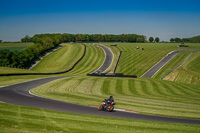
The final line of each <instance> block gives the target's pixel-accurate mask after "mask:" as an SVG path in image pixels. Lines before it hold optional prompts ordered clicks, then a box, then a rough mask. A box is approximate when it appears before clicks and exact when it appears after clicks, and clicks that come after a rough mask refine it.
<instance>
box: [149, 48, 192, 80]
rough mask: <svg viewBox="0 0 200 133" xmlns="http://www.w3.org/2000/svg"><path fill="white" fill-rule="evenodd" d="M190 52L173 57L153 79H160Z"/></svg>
mask: <svg viewBox="0 0 200 133" xmlns="http://www.w3.org/2000/svg"><path fill="white" fill-rule="evenodd" d="M189 54H190V52H181V53H179V54H178V55H176V56H175V57H173V58H172V59H171V60H170V61H169V62H168V63H167V64H166V65H165V66H163V67H162V68H161V69H160V70H159V71H158V72H157V73H156V74H155V75H154V76H153V78H156V79H161V78H162V77H163V76H164V75H166V74H167V73H168V72H170V71H171V70H172V69H174V68H175V67H177V66H178V65H179V64H180V63H181V62H182V61H183V60H184V59H185V58H186V57H187V56H188V55H189Z"/></svg>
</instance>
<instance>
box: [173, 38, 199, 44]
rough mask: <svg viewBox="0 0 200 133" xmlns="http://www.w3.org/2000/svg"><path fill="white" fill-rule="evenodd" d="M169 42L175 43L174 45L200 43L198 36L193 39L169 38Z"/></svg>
mask: <svg viewBox="0 0 200 133" xmlns="http://www.w3.org/2000/svg"><path fill="white" fill-rule="evenodd" d="M170 42H176V43H180V42H183V43H200V36H195V37H191V38H182V39H181V38H178V37H176V38H171V39H170Z"/></svg>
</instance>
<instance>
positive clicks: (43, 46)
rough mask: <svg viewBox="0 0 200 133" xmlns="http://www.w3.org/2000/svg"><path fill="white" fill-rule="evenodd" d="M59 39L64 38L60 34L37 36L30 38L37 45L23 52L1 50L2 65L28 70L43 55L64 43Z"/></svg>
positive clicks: (0, 60) (0, 59)
mask: <svg viewBox="0 0 200 133" xmlns="http://www.w3.org/2000/svg"><path fill="white" fill-rule="evenodd" d="M59 38H62V36H61V35H60V34H53V35H50V34H43V35H35V36H34V37H32V38H29V39H31V41H33V40H34V42H35V44H34V45H33V46H30V47H28V48H26V49H25V50H23V51H21V52H19V51H17V50H16V51H10V50H7V49H4V50H0V65H1V66H12V67H24V68H28V67H30V65H31V64H32V63H33V62H34V61H35V59H36V58H38V57H39V56H40V55H41V54H43V53H45V52H46V51H47V50H49V49H52V48H54V47H56V46H58V45H59V44H60V43H61V42H62V41H63V39H59ZM32 39H33V40H32ZM25 42H26V41H25Z"/></svg>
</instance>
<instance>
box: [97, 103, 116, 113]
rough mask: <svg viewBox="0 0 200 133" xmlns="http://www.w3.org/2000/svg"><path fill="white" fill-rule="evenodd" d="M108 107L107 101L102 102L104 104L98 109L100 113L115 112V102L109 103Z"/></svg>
mask: <svg viewBox="0 0 200 133" xmlns="http://www.w3.org/2000/svg"><path fill="white" fill-rule="evenodd" d="M107 103H108V106H106V103H105V101H103V102H102V104H101V105H100V106H99V107H98V110H99V111H108V112H112V111H113V110H114V105H115V103H114V102H109V101H108V102H107Z"/></svg>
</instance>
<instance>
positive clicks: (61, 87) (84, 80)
mask: <svg viewBox="0 0 200 133" xmlns="http://www.w3.org/2000/svg"><path fill="white" fill-rule="evenodd" d="M31 92H32V93H34V94H36V95H39V96H43V97H47V98H51V99H56V100H60V101H66V102H72V103H77V104H83V105H89V106H91V105H97V106H98V105H99V104H100V103H101V102H102V100H104V99H105V98H108V97H109V96H110V95H113V96H114V99H115V102H116V103H117V104H116V108H120V109H127V110H133V111H136V112H139V113H143V114H152V115H161V116H172V117H184V118H192V119H200V103H199V100H200V86H197V85H189V84H179V83H174V82H169V81H163V80H155V79H148V78H139V79H133V78H97V77H70V78H63V79H59V80H55V81H53V82H50V83H47V84H45V85H42V86H40V87H38V88H35V89H32V90H31Z"/></svg>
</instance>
